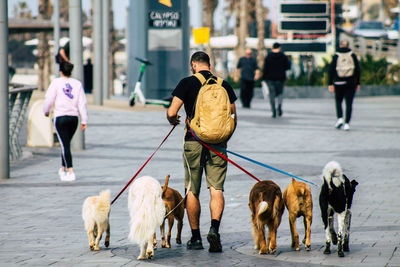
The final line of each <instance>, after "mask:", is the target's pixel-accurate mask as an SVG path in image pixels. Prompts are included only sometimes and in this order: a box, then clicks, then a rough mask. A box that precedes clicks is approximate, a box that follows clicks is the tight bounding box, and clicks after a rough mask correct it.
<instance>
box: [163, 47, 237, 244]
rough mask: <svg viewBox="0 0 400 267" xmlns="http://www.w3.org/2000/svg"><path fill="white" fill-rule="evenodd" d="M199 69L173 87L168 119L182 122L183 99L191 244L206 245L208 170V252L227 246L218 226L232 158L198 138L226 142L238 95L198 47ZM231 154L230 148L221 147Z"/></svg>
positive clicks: (222, 144)
mask: <svg viewBox="0 0 400 267" xmlns="http://www.w3.org/2000/svg"><path fill="white" fill-rule="evenodd" d="M190 67H191V70H192V72H193V74H194V75H192V76H189V77H186V78H184V79H182V80H181V81H180V82H179V83H178V85H177V86H176V88H175V89H174V91H173V92H172V96H173V99H172V102H171V106H170V107H169V108H168V110H167V119H168V121H169V123H170V124H171V125H177V124H179V123H180V116H179V115H178V112H179V109H180V108H181V107H182V105H184V108H185V112H186V129H185V137H184V144H183V162H184V168H185V188H186V190H187V191H188V194H187V197H186V211H187V215H188V219H189V224H190V228H191V230H192V237H191V239H190V240H189V241H188V242H187V249H190V250H197V249H203V244H202V240H201V236H200V227H199V226H200V221H199V220H200V201H199V194H200V187H201V178H202V173H203V170H204V171H205V174H206V180H207V188H208V189H209V192H210V210H211V227H210V230H209V233H208V235H207V240H208V242H209V243H210V247H209V252H222V245H221V240H220V235H219V226H220V222H221V218H222V213H223V210H224V205H225V200H224V195H223V189H224V181H225V177H226V171H227V165H228V164H227V161H226V160H224V159H222V158H220V157H219V156H218V155H217V154H215V153H214V152H212V151H209V150H208V149H207V148H206V147H204V146H202V144H201V143H200V142H199V141H198V140H202V141H204V142H206V143H209V144H215V145H217V146H219V147H222V148H226V147H227V142H228V139H229V138H230V136H231V135H232V134H233V131H234V130H235V128H236V123H237V118H236V106H235V101H236V99H237V97H236V95H235V93H234V91H233V89H232V87H231V85H230V84H229V83H228V82H226V81H224V80H222V79H221V78H219V77H215V76H214V75H213V74H212V73H211V72H210V58H209V56H208V55H207V54H206V53H204V52H202V51H199V52H195V53H194V54H193V55H192V57H191V59H190ZM221 154H223V155H224V156H226V152H221Z"/></svg>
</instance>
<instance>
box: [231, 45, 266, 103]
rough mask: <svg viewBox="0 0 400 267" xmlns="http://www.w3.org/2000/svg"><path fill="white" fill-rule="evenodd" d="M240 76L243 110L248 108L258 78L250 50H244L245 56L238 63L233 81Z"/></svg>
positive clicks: (258, 74) (236, 80) (258, 73)
mask: <svg viewBox="0 0 400 267" xmlns="http://www.w3.org/2000/svg"><path fill="white" fill-rule="evenodd" d="M239 73H240V75H239ZM239 76H240V100H241V102H242V106H243V107H244V108H250V104H251V100H252V98H253V94H254V85H255V81H256V80H258V79H259V78H260V70H259V69H258V65H257V60H256V59H255V58H254V57H253V56H252V51H251V49H247V50H246V55H245V56H244V57H241V58H240V59H239V61H238V64H237V66H236V70H235V76H234V81H235V82H238V81H239Z"/></svg>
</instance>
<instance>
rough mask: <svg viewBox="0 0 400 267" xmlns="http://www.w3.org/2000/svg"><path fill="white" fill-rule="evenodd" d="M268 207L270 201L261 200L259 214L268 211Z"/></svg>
mask: <svg viewBox="0 0 400 267" xmlns="http://www.w3.org/2000/svg"><path fill="white" fill-rule="evenodd" d="M267 209H268V203H267V202H265V201H262V202H260V204H259V205H258V212H257V215H258V216H260V215H261V214H263V213H264V212H266V211H267Z"/></svg>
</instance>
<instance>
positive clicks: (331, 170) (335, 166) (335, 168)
mask: <svg viewBox="0 0 400 267" xmlns="http://www.w3.org/2000/svg"><path fill="white" fill-rule="evenodd" d="M322 179H323V180H324V181H325V182H326V183H327V184H328V187H329V188H330V187H331V186H330V184H331V182H333V184H334V185H335V186H336V187H338V186H340V184H341V183H343V182H344V179H343V171H342V167H340V164H339V163H337V162H336V161H330V162H328V164H326V165H325V167H324V169H323V171H322Z"/></svg>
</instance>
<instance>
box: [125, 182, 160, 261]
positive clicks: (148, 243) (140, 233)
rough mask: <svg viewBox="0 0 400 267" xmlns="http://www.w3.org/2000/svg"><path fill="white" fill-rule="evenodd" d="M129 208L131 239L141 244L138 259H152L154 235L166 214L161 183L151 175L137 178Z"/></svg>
mask: <svg viewBox="0 0 400 267" xmlns="http://www.w3.org/2000/svg"><path fill="white" fill-rule="evenodd" d="M128 208H129V214H130V217H131V221H130V233H129V239H130V240H131V241H134V242H136V243H138V244H139V245H140V255H139V257H138V258H137V259H138V260H145V259H151V258H152V257H153V256H154V249H153V235H154V233H155V231H156V229H157V227H159V226H160V225H161V224H162V222H163V220H164V216H165V205H164V202H163V200H162V189H161V185H160V183H159V182H158V181H157V180H156V179H154V178H152V177H150V176H143V177H140V178H138V179H137V180H135V181H134V182H133V184H132V185H131V186H130V188H129V195H128Z"/></svg>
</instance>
